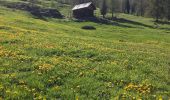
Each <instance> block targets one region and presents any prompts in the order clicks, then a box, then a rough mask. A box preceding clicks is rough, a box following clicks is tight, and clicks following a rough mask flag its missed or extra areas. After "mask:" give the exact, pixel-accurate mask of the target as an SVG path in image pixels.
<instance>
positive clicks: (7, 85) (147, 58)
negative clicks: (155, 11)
mask: <svg viewBox="0 0 170 100" xmlns="http://www.w3.org/2000/svg"><path fill="white" fill-rule="evenodd" d="M121 16H122V17H126V18H129V19H133V20H134V21H139V23H142V22H143V23H142V24H139V25H136V24H133V23H118V24H116V25H105V24H98V23H93V22H74V21H69V20H66V19H60V20H57V19H47V20H40V19H36V18H34V17H33V16H31V15H30V14H28V13H25V12H21V11H13V10H11V9H7V8H3V7H0V100H4V99H5V100H6V99H12V100H16V99H21V100H22V99H23V100H25V99H36V100H46V99H66V100H75V99H76V100H91V99H102V100H105V99H106V100H107V99H113V100H118V99H123V98H124V99H129V100H132V99H134V100H142V99H143V100H146V99H152V100H154V99H155V100H156V99H157V100H158V99H159V100H162V99H163V100H169V99H170V30H169V27H170V25H168V24H165V25H160V27H159V28H158V29H154V28H151V27H148V26H149V25H150V26H151V25H153V22H152V19H147V18H142V17H141V18H137V17H135V16H130V15H121ZM140 21H141V22H140ZM115 23H117V22H115ZM145 24H146V25H145ZM84 25H92V26H94V27H96V30H91V31H89V30H83V29H81V27H82V26H84Z"/></svg>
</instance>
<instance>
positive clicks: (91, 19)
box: [75, 17, 135, 28]
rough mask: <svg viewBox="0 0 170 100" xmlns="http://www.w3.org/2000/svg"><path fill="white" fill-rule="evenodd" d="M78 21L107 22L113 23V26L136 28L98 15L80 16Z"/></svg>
mask: <svg viewBox="0 0 170 100" xmlns="http://www.w3.org/2000/svg"><path fill="white" fill-rule="evenodd" d="M75 21H76V22H85V21H90V22H94V23H98V24H106V25H113V26H119V27H124V28H135V27H133V26H129V25H123V24H121V23H119V22H113V21H112V20H109V19H104V18H97V17H90V18H79V19H77V20H75Z"/></svg>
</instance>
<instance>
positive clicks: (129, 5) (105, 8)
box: [30, 0, 170, 21]
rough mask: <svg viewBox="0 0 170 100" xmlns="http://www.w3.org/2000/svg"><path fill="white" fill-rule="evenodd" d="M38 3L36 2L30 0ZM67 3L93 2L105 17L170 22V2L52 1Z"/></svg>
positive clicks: (131, 0)
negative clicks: (118, 16)
mask: <svg viewBox="0 0 170 100" xmlns="http://www.w3.org/2000/svg"><path fill="white" fill-rule="evenodd" d="M30 1H36V0H30ZM51 1H57V2H60V3H67V4H70V5H72V6H74V5H76V4H80V3H85V2H90V1H91V2H93V3H94V4H95V5H96V6H97V7H98V8H100V12H101V14H102V15H103V17H105V15H106V14H107V13H111V14H112V18H114V17H115V16H114V15H115V14H116V13H127V14H133V15H137V16H145V17H153V18H155V20H156V21H159V20H170V0H51Z"/></svg>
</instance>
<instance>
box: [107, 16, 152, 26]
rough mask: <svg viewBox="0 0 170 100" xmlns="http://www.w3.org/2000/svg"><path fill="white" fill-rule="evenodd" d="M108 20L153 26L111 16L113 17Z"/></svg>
mask: <svg viewBox="0 0 170 100" xmlns="http://www.w3.org/2000/svg"><path fill="white" fill-rule="evenodd" d="M110 20H113V21H116V22H118V23H128V24H133V25H139V26H143V27H148V28H154V27H153V26H150V25H146V24H143V23H140V22H136V21H132V20H127V19H124V18H113V19H110Z"/></svg>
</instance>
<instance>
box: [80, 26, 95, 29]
mask: <svg viewBox="0 0 170 100" xmlns="http://www.w3.org/2000/svg"><path fill="white" fill-rule="evenodd" d="M82 29H86V30H96V28H95V27H94V26H83V27H82Z"/></svg>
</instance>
